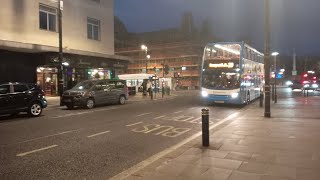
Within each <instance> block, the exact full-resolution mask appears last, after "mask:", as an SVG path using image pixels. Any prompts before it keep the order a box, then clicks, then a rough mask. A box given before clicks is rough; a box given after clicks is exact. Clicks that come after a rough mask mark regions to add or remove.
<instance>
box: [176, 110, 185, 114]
mask: <svg viewBox="0 0 320 180" xmlns="http://www.w3.org/2000/svg"><path fill="white" fill-rule="evenodd" d="M181 112H183V111H177V112H174V113H175V114H178V113H181Z"/></svg>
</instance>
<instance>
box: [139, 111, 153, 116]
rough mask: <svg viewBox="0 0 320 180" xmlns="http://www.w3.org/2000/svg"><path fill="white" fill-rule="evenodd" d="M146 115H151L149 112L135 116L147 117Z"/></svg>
mask: <svg viewBox="0 0 320 180" xmlns="http://www.w3.org/2000/svg"><path fill="white" fill-rule="evenodd" d="M147 114H151V112H148V113H142V114H139V115H137V116H138V117H139V116H144V115H147Z"/></svg>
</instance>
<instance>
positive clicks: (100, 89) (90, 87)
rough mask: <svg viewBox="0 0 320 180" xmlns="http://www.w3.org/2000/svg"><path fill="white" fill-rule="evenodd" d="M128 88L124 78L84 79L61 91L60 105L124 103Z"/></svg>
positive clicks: (91, 105)
mask: <svg viewBox="0 0 320 180" xmlns="http://www.w3.org/2000/svg"><path fill="white" fill-rule="evenodd" d="M126 100H128V88H127V86H126V82H125V81H124V80H86V81H82V82H80V83H78V84H77V85H76V86H74V87H73V88H72V89H70V90H67V91H65V92H64V93H63V95H62V98H61V103H60V105H62V106H67V108H68V109H72V108H74V106H82V107H86V108H88V109H91V108H93V107H94V106H95V105H101V104H107V103H119V104H125V102H126Z"/></svg>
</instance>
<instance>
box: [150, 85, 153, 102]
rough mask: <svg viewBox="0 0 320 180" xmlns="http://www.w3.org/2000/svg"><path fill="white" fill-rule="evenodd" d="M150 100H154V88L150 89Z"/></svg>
mask: <svg viewBox="0 0 320 180" xmlns="http://www.w3.org/2000/svg"><path fill="white" fill-rule="evenodd" d="M150 98H151V100H153V91H152V88H151V89H150Z"/></svg>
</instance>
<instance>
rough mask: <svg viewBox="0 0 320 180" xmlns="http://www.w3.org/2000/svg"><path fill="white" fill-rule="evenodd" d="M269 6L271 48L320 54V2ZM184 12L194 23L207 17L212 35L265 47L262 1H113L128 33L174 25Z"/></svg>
mask: <svg viewBox="0 0 320 180" xmlns="http://www.w3.org/2000/svg"><path fill="white" fill-rule="evenodd" d="M270 9H271V11H270V14H271V41H272V51H278V52H280V53H281V54H287V55H289V54H292V51H293V48H295V49H296V53H297V55H320V0H270ZM186 11H191V12H192V13H193V18H194V21H195V25H200V24H201V22H202V20H204V19H209V21H210V22H211V24H212V28H213V34H214V35H215V36H217V37H220V38H223V39H225V40H228V41H235V40H239V39H250V40H251V41H252V46H254V47H256V48H257V49H258V50H260V51H263V38H264V0H115V15H116V16H118V17H119V18H120V19H121V20H122V21H123V22H124V24H125V25H126V27H127V29H128V31H129V32H147V31H153V30H160V29H165V28H172V27H178V26H179V25H180V22H181V16H182V14H183V13H184V12H186ZM210 41H211V40H208V42H210Z"/></svg>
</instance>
